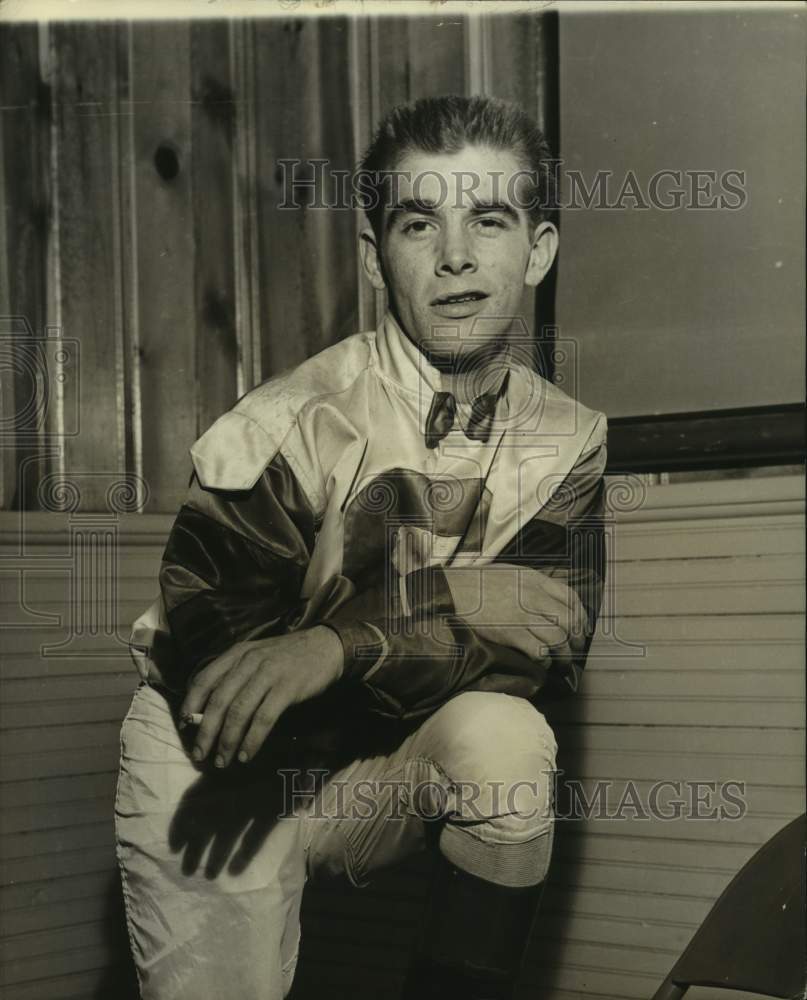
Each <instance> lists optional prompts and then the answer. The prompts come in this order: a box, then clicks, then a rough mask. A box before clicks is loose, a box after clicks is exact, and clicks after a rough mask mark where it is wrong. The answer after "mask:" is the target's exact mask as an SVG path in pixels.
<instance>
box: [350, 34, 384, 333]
mask: <svg viewBox="0 0 807 1000" xmlns="http://www.w3.org/2000/svg"><path fill="white" fill-rule="evenodd" d="M348 30H349V45H350V48H349V66H350V109H351V121H352V124H353V163H354V165H356V166H357V165H358V163H359V161H360V160H361V158H362V156H363V155H364V153H365V151H366V150H367V147H368V146H369V144H370V140H371V137H372V135H373V131H374V129H375V128H376V126H377V122H376V120H375V113H376V112H375V105H376V102H377V94H378V80H377V73H374V67H375V64H374V61H373V40H372V37H371V22H370V19H369V18H366V17H365V18H359V17H354V18H351V20H350V26H349V29H348ZM354 223H355V239H356V245H358V240H359V234H360V233H361V230H362V229H363V228H364V227H365V226H367V225H368V221H367V217H366V216H365V214H364V212H362V211H360V210H357V211H356V212H355V213H354ZM355 260H356V274H357V283H358V284H357V291H358V325H359V328H360V329H362V330H368V329H371V328H373V327H375V326H376V325H377V321H376V291H375V289H374V288H373V286H372V285H371V284H370V282H369V280H368V279H367V278H366V276H365V275H364V271H363V268H362V265H361V260H360V258H359V255H358V253H357V254H356V257H355Z"/></svg>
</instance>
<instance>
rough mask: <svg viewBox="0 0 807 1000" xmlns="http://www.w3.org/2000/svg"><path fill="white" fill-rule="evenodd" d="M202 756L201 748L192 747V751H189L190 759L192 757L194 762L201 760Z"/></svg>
mask: <svg viewBox="0 0 807 1000" xmlns="http://www.w3.org/2000/svg"><path fill="white" fill-rule="evenodd" d="M203 756H204V755H203V753H202V748H201V747H194V748H193V750H191V757H193V759H194V760H201V759H202V757H203Z"/></svg>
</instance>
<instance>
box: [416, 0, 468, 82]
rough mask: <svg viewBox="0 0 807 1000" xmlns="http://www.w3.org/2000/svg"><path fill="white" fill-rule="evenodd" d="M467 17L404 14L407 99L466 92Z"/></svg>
mask: <svg viewBox="0 0 807 1000" xmlns="http://www.w3.org/2000/svg"><path fill="white" fill-rule="evenodd" d="M466 30H467V18H458V17H442V16H440V15H431V16H426V17H410V18H408V60H409V65H410V71H409V95H408V99H409V100H414V99H416V98H418V97H440V96H441V95H443V94H464V93H466V81H465V70H466V67H465V58H464V57H465V46H466V37H465V33H466Z"/></svg>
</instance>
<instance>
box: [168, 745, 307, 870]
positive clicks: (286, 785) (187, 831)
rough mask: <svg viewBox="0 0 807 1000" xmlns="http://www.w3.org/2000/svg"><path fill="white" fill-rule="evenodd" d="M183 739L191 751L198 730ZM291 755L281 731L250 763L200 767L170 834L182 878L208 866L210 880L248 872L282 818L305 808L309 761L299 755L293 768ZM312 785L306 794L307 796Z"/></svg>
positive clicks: (178, 810)
mask: <svg viewBox="0 0 807 1000" xmlns="http://www.w3.org/2000/svg"><path fill="white" fill-rule="evenodd" d="M273 735H274V734H273ZM182 740H183V743H185V744H186V748H187V749H188V751H190V748H191V746H192V742H193V731H192V730H191V731H190V732H188V731H187V730H185V731H183V733H182ZM290 756H291V754H290V752H289V739H288V737H287V736H286V735H285V734H284V733H282V732H279V733H278V734H277V735H276V736H275V738H273V736H271V735H270V737H269V739H267V741H266V743H265V744H264V746H263V747H262V748H261V751H260V752H259V753H258V754H257V755H256V756H255V758H254V759H253V760H252V761H250V762H249V763H247V764H240V763H238V762H234V763H232V764H231V765H230V766H229V767H226V768H222V769H219V768H215V767H213V766H212V764H208V763H204V764H202V765H197V767H198V770H199V778H198V780H197V781H196V782H195V783H194V784H193V785H191V787H190V788H189V789H188V790H187V791H186V792H185V794H184V795H183V796H182V799H181V800H180V802H179V805H178V806H177V810H176V812H175V814H174V817H173V819H172V820H171V824H170V827H169V830H168V843H169V846H170V847H171V850H172V851H174V852H176V853H180V852H182V873H183V875H193V874H195V873H196V872H197V871H198V870H199V868H200V867H201V866H202V864H203V861H204V875H205V877H206V878H208V879H215V878H217V877H218V876H219V875H220V874H221V872H222V871H223V870H224V869H225V866H226V868H227V872H228V873H229V874H230V875H238V874H240V873H241V872H243V871H244V870H245V869H246V867H247V866H248V865H249V863H250V862H251V861H252V859H253V858H254V857H255V855H256V854H257V853H258V851H259V850H260V849H261V847H262V846H263V844H264V843H265V841H266V838H267V837H268V836H269V834H270V833H271V832H272V829H273V828H274V826H275V824H276V823H277V821H278V819H279V818H280V817H281V816H283V815H288V816H290V815H291V814H292V809H291V807H292V805H293V804H294V802H295V801H296V803H297V804H298V805H299V803H300V795H301V789H300V781H299V778H297V774H299V773H301V772H302V773H305V767H304V764H305V762H304V761H303V760H301V755H300V754H299V753H297V754H294V757H295V762H294V765H292V764H290V763H289V760H290ZM292 767H293V768H294V771H293V772H292V771H291V768H292ZM310 785H311V782H310V781H309V783H308V786H307V787H306V788H305V789H303V790H302V791H303V792H305V793H308V791H309V787H310ZM292 794H293V795H294V796H295V799H294V800H292ZM311 794H313V792H311ZM205 855H206V857H205Z"/></svg>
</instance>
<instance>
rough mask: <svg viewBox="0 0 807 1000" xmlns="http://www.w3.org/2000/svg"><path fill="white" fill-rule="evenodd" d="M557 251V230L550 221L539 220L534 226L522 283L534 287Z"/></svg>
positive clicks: (540, 280) (543, 275) (540, 279)
mask: <svg viewBox="0 0 807 1000" xmlns="http://www.w3.org/2000/svg"><path fill="white" fill-rule="evenodd" d="M557 252H558V231H557V229H556V228H555V227H554V226H553V225H552V223H551V222H541V223H539V224H538V225H537V226H536V227H535V232H534V233H533V237H532V246H531V247H530V257H529V260H528V261H527V271H526V273H525V275H524V284H525V285H530V286H531V287H533V288H534V287H536V286H537V285H540V284H541V282H542V281H543V280H544V278H545V277H546V273H547V271H548V270H549V269H550V267H552V262H553V261H554V259H555V254H556V253H557Z"/></svg>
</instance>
